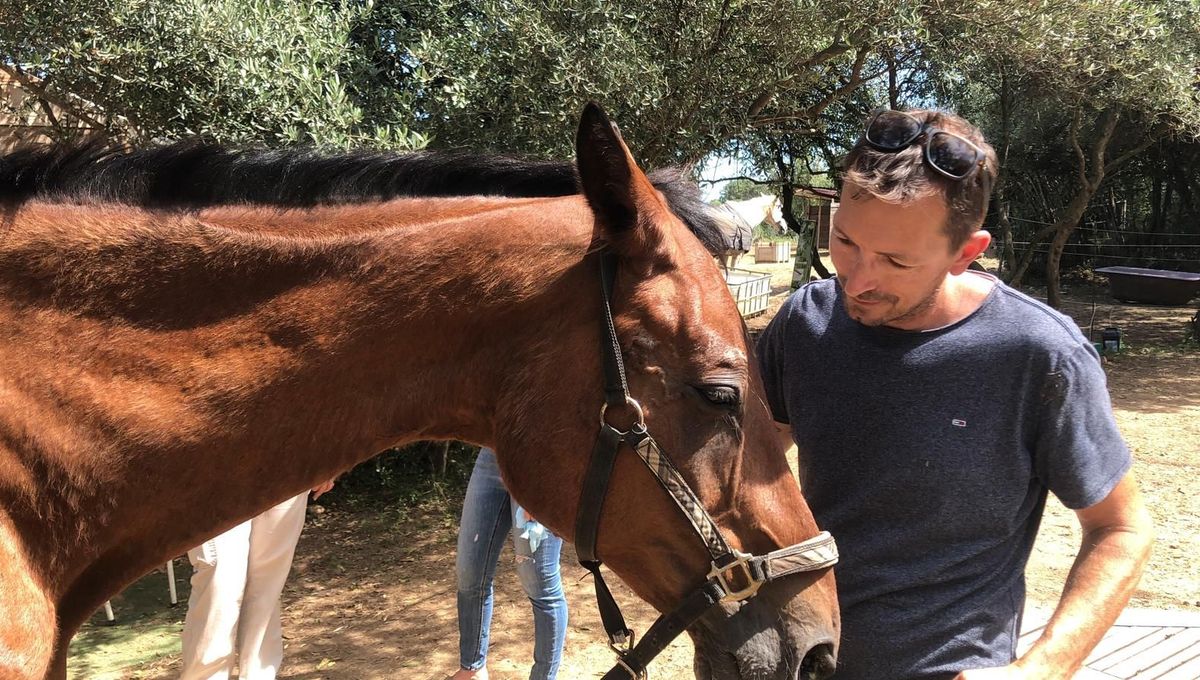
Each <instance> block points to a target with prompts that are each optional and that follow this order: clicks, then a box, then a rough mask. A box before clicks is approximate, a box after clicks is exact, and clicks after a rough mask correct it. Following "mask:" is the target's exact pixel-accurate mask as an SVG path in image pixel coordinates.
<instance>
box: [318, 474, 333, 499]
mask: <svg viewBox="0 0 1200 680" xmlns="http://www.w3.org/2000/svg"><path fill="white" fill-rule="evenodd" d="M335 479H337V477H334V478H333V479H331V480H329V481H328V482H321V483H320V484H318V485H316V486H314V487H313V488H312V499H313V500H314V501H315V500H317V499H318V498H320V497H321V496H322V495H323V494H324V493H325V492H326V491H329V490H330V489H332V488H333V482H334V480H335Z"/></svg>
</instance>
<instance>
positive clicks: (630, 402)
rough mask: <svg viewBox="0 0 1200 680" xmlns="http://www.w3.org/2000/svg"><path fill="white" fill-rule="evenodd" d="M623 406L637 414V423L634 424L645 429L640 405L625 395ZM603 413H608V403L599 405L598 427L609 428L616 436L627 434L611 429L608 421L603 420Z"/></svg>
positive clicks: (644, 418)
mask: <svg viewBox="0 0 1200 680" xmlns="http://www.w3.org/2000/svg"><path fill="white" fill-rule="evenodd" d="M625 405H626V406H629V407H631V408H632V409H633V410H634V412H635V413H637V422H636V423H634V424H635V425H641V426H642V427H645V426H646V416H645V415H643V414H642V405H641V404H639V403H637V399H634V398H633V397H631V396H629V395H625ZM605 413H608V402H604V403H603V404H601V405H600V425H601V427H608V428H611V429H613V430H615V431H616V432H617V433H618V434H621V435H626V434H629V432H628V431H625V432H622V431H621V430H617V428H615V427H613V426H612V425H609V424H608V421H607V420H605V419H604V414H605Z"/></svg>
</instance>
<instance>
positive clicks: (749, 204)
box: [726, 195, 775, 226]
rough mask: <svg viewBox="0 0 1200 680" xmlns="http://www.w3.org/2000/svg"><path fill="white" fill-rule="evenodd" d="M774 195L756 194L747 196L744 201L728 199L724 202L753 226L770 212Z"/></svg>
mask: <svg viewBox="0 0 1200 680" xmlns="http://www.w3.org/2000/svg"><path fill="white" fill-rule="evenodd" d="M774 201H775V197H774V196H770V195H767V196H758V197H757V198H749V199H746V200H744V201H730V202H728V203H726V205H728V206H729V207H730V208H732V209H733V211H734V212H736V213H737V214H738V217H741V218H742V219H743V220H745V221H746V223H747V224H749V225H750V226H755V225H757V224H758V223H759V222H762V221H763V220H764V219H766V216H767V214H769V213H770V212H771V204H772V203H774Z"/></svg>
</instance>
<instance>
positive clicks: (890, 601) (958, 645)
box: [758, 111, 1152, 680]
mask: <svg viewBox="0 0 1200 680" xmlns="http://www.w3.org/2000/svg"><path fill="white" fill-rule="evenodd" d="M995 173H996V157H995V152H994V151H993V150H992V149H991V147H990V146H988V145H987V143H986V142H985V141H984V139H983V136H982V135H981V134H980V133H979V131H978V130H976V129H975V128H974V127H972V126H971V125H970V124H968V123H967V122H966V121H964V120H962V119H961V118H958V117H956V116H953V115H949V114H944V113H936V112H930V111H913V112H908V113H902V112H896V111H888V112H882V113H879V114H877V115H876V116H874V117H873V118H872V119H871V120H870V122H869V123H868V126H867V130H866V132H865V133H864V135H863V138H862V139H861V140H860V141H859V143H858V144H856V145H855V147H854V149H853V150H852V151H851V152H850V154H849V156H848V157H847V160H846V173H845V176H844V180H845V181H844V186H843V190H842V193H841V204H840V207H839V209H838V212H837V213H836V215H835V217H834V220H833V230H832V240H831V243H830V256H831V258H832V259H833V264H834V266H835V268H836V269H837V279H836V280H827V281H821V282H817V283H812V284H809V285H808V286H805V287H804V288H801V289H800V290H799V291H797V292H796V294H795V295H793V296H792V298H791V299H790V300H788V302H787V303H786V304H785V305H784V307H783V309H782V310H781V311H780V313H779V314H778V315H777V316H776V317H775V319H774V320H773V321H772V323H771V325H770V326H769V327H768V328H767V330H766V331H765V332H764V335H763V337H762V339H761V340H760V342H759V346H758V355H759V360H760V363H761V368H762V373H763V378H764V382H765V384H766V391H767V395H768V400H769V402H770V405H771V408H772V412H773V414H774V416H775V419H776V420H777V421H779V423H780V424H781V429H782V430H783V433H784V434H786V435H787V436H788V437H790V438H791V439H792V440H794V441H795V442H796V444H797V446H798V447H799V449H800V451H801V464H802V466H803V467H804V478H803V480H802V481H803V482H804V491H805V496H806V497H807V498H808V500H809V504H810V505H811V507H812V509H813V512H814V513H815V514H816V517H817V521H818V522H819V523H820V524H821V526H822V528H823V529H827V530H829V531H831V532H832V533H833V535H834V536H836V537H837V540H838V544H839V546H840V548H841V552H842V561H841V563H840V564H839V565H838V567H837V578H838V590H839V599H840V601H841V607H842V640H841V645H840V652H839V658H840V661H839V669H838V672H837V674H836V675H835V678H837V680H859V679H865V678H870V679H872V680H907V679H916V678H921V679H927V678H936V679H939V680H941V679H945V680H972V679H973V680H981V679H984V678H1036V679H1038V680H1048V679H1052V678H1069V677H1071V676H1072V674H1073V673H1074V672H1075V671H1076V670H1078V669H1079V668H1080V667H1081V666H1082V663H1083V661H1084V659H1085V658H1086V657H1087V655H1088V653H1089V652H1090V650H1091V649H1092V648H1093V647H1094V646H1095V644H1096V643H1097V642H1098V641H1099V640H1100V638H1101V637H1103V635H1104V633H1105V631H1106V630H1107V629H1108V628H1109V627H1110V626H1111V625H1112V622H1113V621H1114V620H1115V619H1116V617H1117V615H1118V614H1119V612H1120V611H1121V609H1122V608H1123V607H1124V606H1125V604H1126V603H1127V602H1128V600H1129V597H1130V595H1131V594H1132V592H1133V590H1134V587H1135V586H1136V584H1137V581H1138V579H1139V577H1140V575H1141V572H1142V569H1143V568H1144V566H1145V562H1146V560H1147V559H1148V556H1149V551H1150V544H1151V541H1152V538H1151V533H1152V530H1151V527H1150V521H1149V518H1148V514H1147V512H1146V510H1145V508H1144V506H1143V503H1142V500H1141V497H1140V496H1139V493H1138V489H1137V484H1136V482H1135V481H1134V477H1133V473H1132V472H1131V471H1130V462H1131V456H1130V453H1129V450H1128V448H1127V447H1126V446H1125V444H1124V442H1123V441H1122V439H1121V436H1120V434H1119V433H1118V432H1117V428H1116V424H1115V422H1114V420H1113V415H1112V407H1111V405H1110V403H1109V399H1108V394H1107V391H1106V388H1105V379H1104V373H1103V370H1102V368H1101V366H1100V362H1099V360H1098V359H1099V358H1098V356H1097V355H1096V352H1095V350H1094V349H1093V348H1092V346H1091V344H1090V343H1089V342H1087V340H1086V339H1085V338H1084V337H1083V335H1082V334H1081V333H1080V332H1079V329H1078V328H1077V327H1076V326H1075V325H1074V323H1073V322H1072V321H1071V320H1070V319H1069V318H1067V317H1065V316H1062V315H1061V314H1059V313H1057V312H1055V311H1054V310H1052V309H1050V308H1048V307H1046V306H1045V305H1042V304H1040V303H1038V302H1036V301H1034V300H1032V299H1030V298H1028V297H1026V296H1025V295H1022V294H1021V293H1018V292H1016V291H1014V290H1012V289H1010V288H1008V287H1007V286H1005V285H1004V284H1002V283H1000V282H999V281H997V280H996V279H995V278H994V277H991V276H989V275H987V274H981V273H978V272H975V271H968V265H970V264H971V262H972V261H974V260H975V258H976V257H977V256H978V255H979V254H980V253H981V252H983V250H984V249H985V248H987V246H988V244H989V242H990V237H989V235H988V234H987V232H985V231H982V230H981V226H982V224H983V219H984V216H985V214H986V212H987V203H988V196H989V194H990V192H991V187H992V183H993V180H994V178H995ZM816 395H819V397H818V396H816ZM1047 491H1052V492H1054V494H1055V495H1056V496H1057V497H1058V498H1059V499H1061V500H1062V501H1063V503H1064V504H1065V505H1067V507H1069V508H1072V509H1074V510H1075V512H1076V514H1077V516H1078V519H1079V522H1080V525H1081V527H1082V529H1083V545H1082V548H1081V550H1080V552H1079V554H1078V556H1077V557H1076V559H1075V564H1074V566H1073V568H1072V570H1071V573H1070V576H1069V577H1068V579H1067V583H1066V586H1065V589H1064V591H1063V594H1062V598H1061V600H1060V602H1059V605H1058V608H1057V610H1056V611H1055V613H1054V616H1053V618H1051V620H1050V622H1049V625H1048V626H1047V627H1046V630H1045V633H1044V634H1043V635H1042V637H1041V639H1039V640H1038V641H1037V642H1036V643H1035V644H1034V645H1033V647H1032V648H1031V649H1030V650H1029V651H1028V652H1026V653H1025V654H1024V655H1023V656H1021V657H1020V658H1015V646H1016V641H1017V637H1018V631H1019V629H1020V617H1021V611H1022V606H1023V604H1024V599H1025V589H1024V574H1023V572H1024V568H1025V563H1026V560H1027V559H1028V557H1029V552H1030V550H1031V547H1032V545H1033V541H1034V537H1035V535H1036V533H1037V528H1038V523H1039V521H1040V519H1041V514H1042V509H1043V507H1044V503H1045V500H1046V494H1047Z"/></svg>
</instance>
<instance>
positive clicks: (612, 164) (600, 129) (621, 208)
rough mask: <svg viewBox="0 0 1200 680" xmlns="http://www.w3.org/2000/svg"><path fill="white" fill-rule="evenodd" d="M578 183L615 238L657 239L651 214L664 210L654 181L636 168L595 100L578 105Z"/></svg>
mask: <svg viewBox="0 0 1200 680" xmlns="http://www.w3.org/2000/svg"><path fill="white" fill-rule="evenodd" d="M575 162H576V164H577V165H578V168H579V184H580V188H581V189H582V191H583V195H584V197H585V198H587V202H588V205H590V206H591V208H592V212H594V213H595V214H596V217H597V218H598V219H599V220H600V222H601V225H602V226H603V228H604V229H605V230H606V231H607V232H608V233H609V234H610V235H611V236H613V237H616V238H615V239H614V240H616V241H625V242H627V243H628V242H629V240H632V241H637V242H639V247H641V248H645V247H653V245H654V244H657V243H660V242H661V238H660V235H659V234H657V233H652V232H655V231H656V226H655V224H656V220H655V217H656V216H657V215H655V214H654V213H656V212H658V211H666V207H665V206H664V205H663V204H662V201H661V199H660V198H659V196H658V192H657V191H656V190H655V189H654V185H653V184H651V183H650V180H649V179H647V178H646V175H645V174H644V173H643V172H642V171H641V169H640V168H638V166H637V163H635V162H634V160H633V156H632V155H631V154H630V153H629V148H628V147H626V146H625V142H624V140H622V139H621V133H620V132H619V131H618V130H617V126H616V125H615V124H614V123H613V122H612V121H611V120H610V119H609V117H608V115H607V114H606V113H604V109H602V108H600V105H599V104H597V103H595V102H589V103H588V105H587V106H586V107H584V109H583V116H582V117H581V118H580V121H579V132H578V134H576V136H575Z"/></svg>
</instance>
